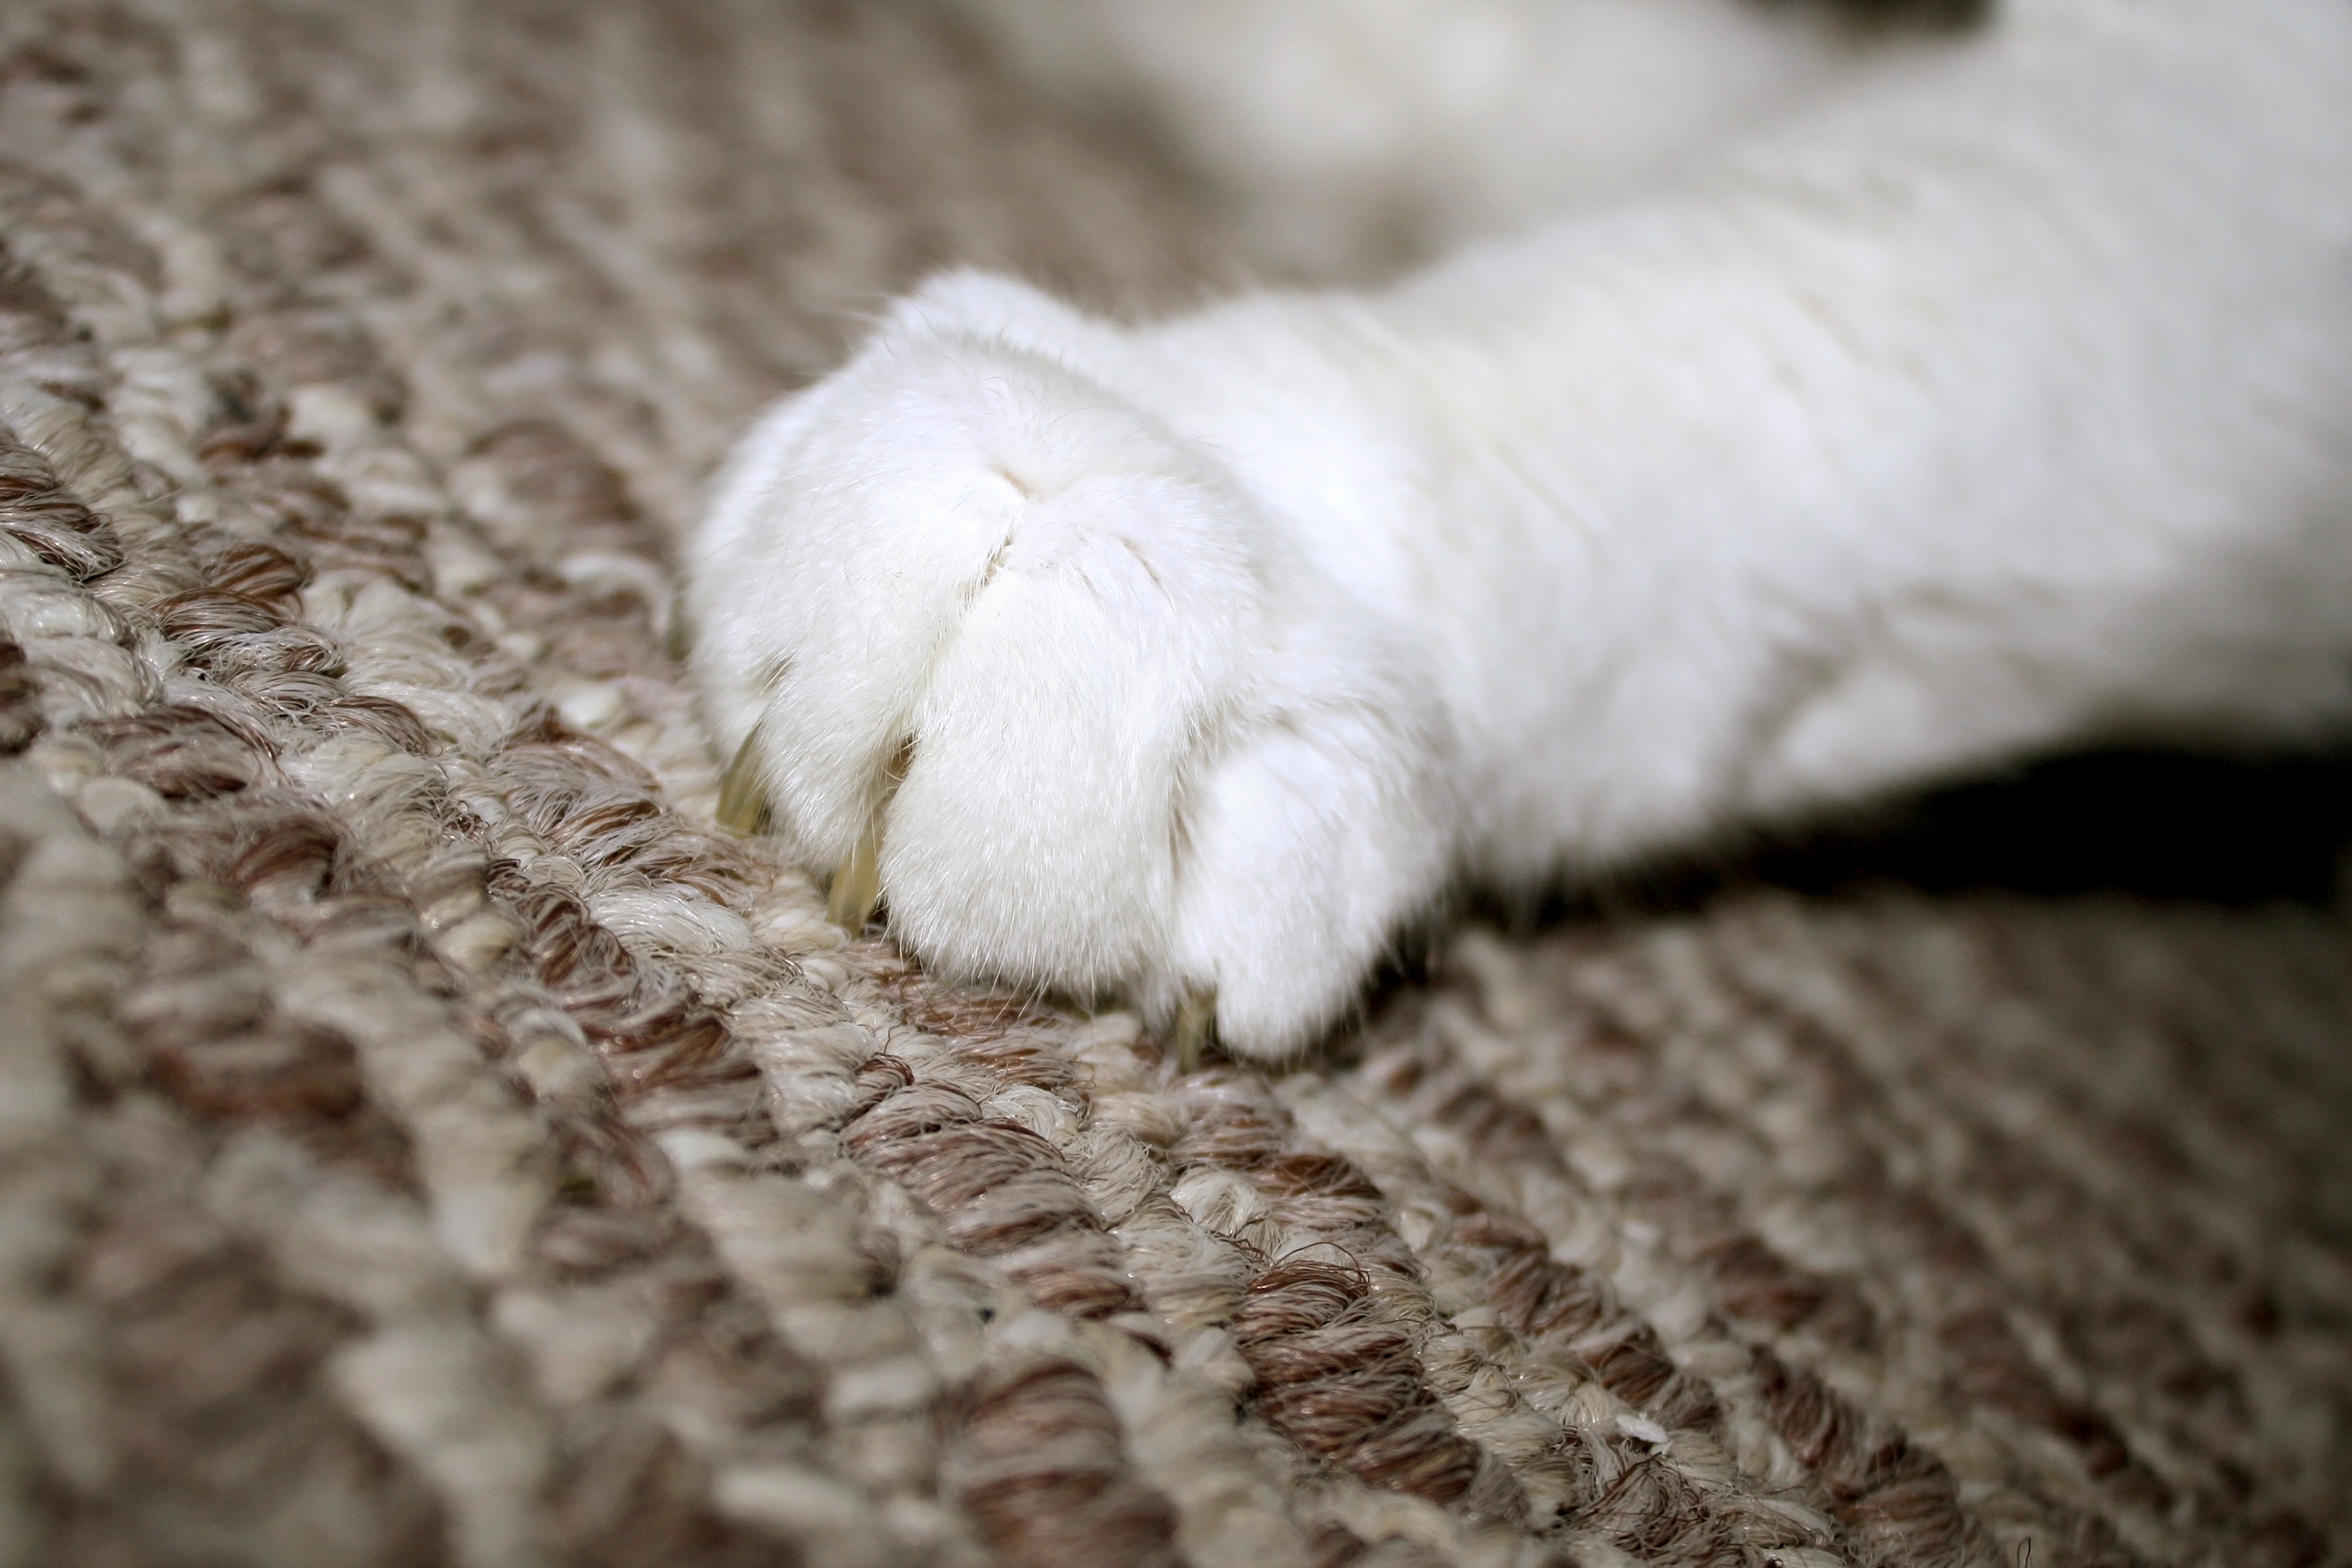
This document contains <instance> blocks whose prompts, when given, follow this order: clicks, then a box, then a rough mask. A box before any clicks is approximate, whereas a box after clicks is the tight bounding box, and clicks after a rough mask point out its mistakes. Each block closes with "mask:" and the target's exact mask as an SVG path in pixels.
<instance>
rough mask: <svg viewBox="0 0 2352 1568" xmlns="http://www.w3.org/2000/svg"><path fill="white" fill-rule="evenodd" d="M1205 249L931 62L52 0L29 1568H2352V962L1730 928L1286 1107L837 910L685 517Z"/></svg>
mask: <svg viewBox="0 0 2352 1568" xmlns="http://www.w3.org/2000/svg"><path fill="white" fill-rule="evenodd" d="M954 259H961V260H971V261H978V262H982V263H988V264H993V265H1000V266H1008V267H1013V268H1021V269H1023V270H1025V271H1027V272H1028V273H1030V274H1031V275H1032V276H1036V277H1040V278H1043V279H1046V280H1048V281H1052V282H1055V283H1056V284H1057V285H1059V286H1062V287H1065V288H1068V289H1075V290H1076V291H1077V292H1079V293H1080V294H1082V295H1083V296H1085V297H1087V298H1089V299H1092V300H1096V301H1097V302H1101V303H1107V304H1112V305H1129V306H1148V305H1150V304H1152V303H1154V302H1165V301H1168V300H1175V299H1179V298H1181V297H1182V296H1183V295H1184V293H1185V292H1186V291H1187V290H1191V289H1197V288H1200V287H1202V286H1203V279H1212V278H1214V277H1216V276H1218V275H1219V274H1218V271H1217V268H1218V266H1219V263H1217V261H1216V260H1215V241H1214V238H1213V235H1212V234H1211V233H1210V227H1209V226H1208V225H1207V224H1206V223H1205V222H1204V221H1203V220H1202V218H1201V217H1200V216H1198V215H1197V214H1196V213H1194V212H1192V210H1191V209H1190V207H1189V206H1188V205H1187V201H1186V198H1185V197H1184V196H1183V195H1182V194H1181V192H1180V191H1179V190H1178V189H1177V188H1176V187H1175V186H1174V185H1172V184H1171V183H1170V182H1169V181H1167V180H1166V179H1165V178H1164V177H1162V176H1161V175H1160V174H1158V173H1157V172H1155V170H1154V169H1153V168H1152V167H1151V166H1150V164H1149V163H1147V162H1145V161H1144V160H1143V159H1142V158H1141V157H1140V156H1139V154H1136V153H1132V152H1131V151H1129V150H1125V149H1122V148H1120V147H1118V145H1116V144H1115V143H1111V142H1105V141H1104V140H1102V139H1101V138H1100V137H1099V136H1097V135H1096V134H1094V133H1093V132H1082V131H1079V130H1075V129H1072V128H1070V127H1068V126H1066V125H1061V124H1058V123H1056V122H1055V121H1051V120H1049V119H1046V118H1044V117H1041V116H1040V115H1039V114H1037V113H1035V112H1033V111H1031V110H1027V109H1024V107H1023V106H1022V104H1021V103H1020V100H1018V99H1017V98H1016V97H1014V96H1013V94H1011V93H1010V92H1008V91H1007V90H1006V89H1004V88H1003V86H1002V85H1001V84H999V83H998V82H997V81H996V80H995V79H993V78H992V76H991V74H990V71H989V69H988V68H987V66H986V65H985V63H984V61H982V59H981V58H980V57H979V56H978V55H977V54H976V53H975V52H974V51H973V50H971V48H970V47H967V46H966V45H964V44H963V43H961V42H960V41H959V40H958V38H957V37H956V36H955V35H953V34H952V32H951V31H950V30H948V29H946V28H945V27H943V26H940V24H939V23H938V22H937V21H936V20H935V19H933V18H931V17H930V16H929V15H928V14H927V13H925V12H923V11H921V10H919V9H918V8H914V7H912V6H906V5H895V4H872V5H868V4H860V5H856V6H850V5H824V4H815V3H814V0H812V3H808V4H799V5H794V4H786V3H783V0H773V3H768V0H695V3H692V4H686V5H674V4H667V3H665V4H656V3H654V0H640V3H635V4H630V3H625V0H606V3H599V4H593V5H561V4H555V3H553V0H493V3H488V4H479V5H474V4H466V5H460V4H457V3H455V0H414V3H413V4H407V5H401V4H394V5H362V4H359V3H358V0H350V3H346V4H337V3H334V0H321V3H312V4H298V3H296V0H274V3H259V0H257V3H253V4H239V3H236V0H135V3H127V4H121V5H111V4H103V3H99V4H79V3H77V4H62V3H60V4H50V3H47V0H26V3H24V4H19V5H12V6H10V7H8V8H7V9H6V11H5V13H4V14H0V628H5V639H0V984H5V988H6V998H5V1023H0V1564H10V1565H15V1564H22V1565H26V1568H31V1565H43V1568H47V1565H76V1568H82V1565H87V1568H100V1565H104V1568H118V1565H121V1568H128V1565H144V1564H172V1565H179V1564H187V1565H191V1568H194V1565H198V1564H203V1565H212V1564H229V1563H236V1564H246V1563H253V1564H271V1565H281V1564H282V1565H286V1568H313V1565H331V1564H386V1565H391V1564H411V1563H416V1564H425V1563H462V1564H467V1565H471V1568H508V1565H529V1564H572V1563H577V1564H613V1565H615V1568H618V1565H623V1564H646V1565H652V1564H657V1563H658V1564H665V1565H678V1568H703V1565H718V1564H730V1565H731V1564H746V1565H749V1564H755V1563H805V1564H810V1565H813V1568H858V1565H876V1568H879V1565H883V1564H900V1563H908V1564H914V1563H939V1564H979V1563H1003V1564H1007V1565H1009V1568H1010V1565H1018V1568H1117V1565H1122V1564H1133V1565H1146V1564H1150V1565H1164V1568H1174V1565H1175V1564H1178V1563H1190V1564H1192V1565H1194V1568H1293V1565H1296V1568H1310V1565H1311V1568H1405V1565H1407V1564H1431V1563H1446V1564H1465V1565H1468V1564H1477V1565H1482V1568H1484V1565H1493V1568H1506V1565H1508V1568H1536V1565H1538V1564H1569V1563H1575V1564H1581V1565H1585V1568H1596V1565H1611V1564H1622V1563H1628V1562H1638V1563H1666V1564H1677V1565H1684V1564H1710V1565H1720V1568H1732V1565H1735V1564H1736V1565H1739V1568H1763V1565H1766V1564H1779V1565H1780V1568H1825V1565H1827V1564H1832V1563H1854V1564H1872V1565H1878V1564H1884V1565H1887V1568H1937V1565H1955V1568H1957V1565H1960V1564H1981V1565H1985V1568H1993V1565H2004V1568H2016V1565H2019V1564H2022V1563H2027V1562H2029V1561H2030V1562H2031V1563H2032V1564H2034V1565H2035V1568H2053V1565H2057V1564H2109V1563H2113V1564H2119V1565H2120V1564H2126V1563H2168V1564H2169V1563H2179V1564H2213V1565H2217V1568H2218V1565H2222V1564H2227V1565H2230V1568H2312V1565H2315V1564H2321V1563H2344V1562H2352V1137H2347V1136H2346V1135H2345V1131H2344V1129H2345V1128H2346V1127H2347V1125H2352V1121H2347V1113H2352V1048H2347V1034H2352V1028H2348V1027H2347V1026H2352V949H2347V932H2346V931H2345V930H2344V929H2343V927H2342V926H2341V925H2340V924H2338V923H2337V922H2336V921H2333V920H2331V919H2330V918H2329V917H2327V916H2326V915H2325V914H2323V913H2320V912H2317V911H2314V910H2303V909H2280V910H2259V911H2252V912H2246V911H2236V912H2229V911H2216V910H2200V909H2196V908H2192V907H2188V906H2179V907H2170V908H2159V907H2155V906H2145V905H2135V904H2132V903H2129V902H2126V901H2123V900H2066V901H2042V902H2035V901H2031V900H2000V899H1989V898H1979V899H1969V900H1958V899H1955V900H1941V901H1935V900H1924V899H1916V898H1904V897H1896V896H1891V895H1890V896H1882V897H1874V898H1866V899H1853V900H1815V901H1810V902H1805V901H1798V900H1791V899H1786V898H1780V897H1775V896H1769V895H1765V894H1760V893H1759V894H1750V895H1734V896H1727V897H1725V898H1722V899H1719V900H1717V901H1716V902H1715V903H1714V904H1713V905H1712V906H1710V907H1709V908H1708V909H1707V910H1705V911H1704V912H1701V913H1699V914H1696V915H1692V916H1685V917H1678V918H1673V919H1665V918H1659V919H1651V920H1624V921H1617V922H1614V923H1601V924H1588V925H1584V926H1580V927H1576V928H1571V929H1569V930H1565V931H1559V932H1557V933H1555V934H1552V935H1550V936H1548V937H1544V938H1542V939H1539V940H1533V941H1528V942H1505V941H1503V940H1501V939H1498V938H1495V937H1491V936H1487V935H1483V934H1479V933H1476V932H1471V933H1466V934H1463V935H1461V936H1459V937H1457V938H1456V939H1455V940H1454V944H1453V949H1452V956H1451V958H1450V959H1449V960H1448V962H1447V963H1446V965H1445V967H1444V972H1443V973H1442V976H1441V978H1440V979H1439V980H1438V981H1437V982H1436V983H1434V984H1432V985H1430V986H1428V987H1425V988H1423V989H1420V990H1417V991H1408V992H1406V993H1404V994H1401V995H1399V996H1397V997H1395V998H1394V999H1392V1000H1391V1002H1389V1003H1388V1004H1386V1005H1384V1006H1383V1008H1382V1009H1381V1011H1380V1012H1379V1014H1378V1015H1377V1016H1375V1017H1373V1018H1372V1019H1371V1020H1370V1023H1369V1024H1368V1025H1367V1026H1365V1027H1364V1029H1363V1030H1362V1031H1361V1033H1360V1037H1357V1038H1355V1039H1353V1040H1351V1041H1349V1042H1346V1043H1343V1044H1342V1045H1341V1046H1340V1047H1339V1048H1338V1050H1337V1051H1336V1053H1335V1054H1334V1055H1333V1057H1332V1058H1329V1059H1328V1060H1326V1061H1324V1062H1322V1063H1320V1064H1318V1065H1315V1066H1312V1067H1310V1068H1307V1070H1304V1071H1300V1072H1298V1073H1296V1074H1294V1075H1290V1076H1279V1075H1276V1076H1268V1075H1264V1074H1259V1073H1255V1072H1251V1071H1247V1070H1244V1069H1240V1068H1234V1067H1230V1066H1223V1067H1215V1068H1210V1069H1208V1070H1204V1071H1202V1072H1197V1073H1193V1074H1191V1075H1189V1076H1177V1075H1175V1074H1173V1073H1172V1072H1171V1069H1170V1068H1169V1066H1168V1065H1167V1064H1166V1062H1165V1061H1164V1060H1163V1058H1162V1056H1161V1053H1160V1049H1159V1047H1157V1045H1155V1044H1154V1042H1152V1041H1151V1040H1150V1039H1149V1038H1148V1037H1144V1036H1143V1035H1142V1034H1141V1033H1140V1032H1139V1030H1138V1028H1137V1026H1135V1024H1134V1021H1133V1020H1132V1019H1129V1018H1127V1017H1125V1016H1118V1015H1113V1016H1103V1017H1097V1018H1093V1019H1085V1018H1081V1017H1078V1016H1074V1015H1066V1014H1064V1013H1061V1012H1057V1011H1054V1010H1052V1009H1049V1008H1044V1007H1040V1006H1037V1005H1029V1004H1024V1003H1021V1002H1018V1001H1013V1000H1009V999H1006V998H1002V997H995V996H989V995H983V994H972V993H969V992H962V991H957V990H953V989H950V988H946V987H943V986H940V985H939V984H935V983H933V982H931V981H929V980H928V979H926V978H925V977H924V976H922V975H921V974H919V973H917V972H915V971H914V970H913V969H912V968H910V967H909V966H908V964H907V963H905V962H904V961H903V960H901V959H900V958H899V957H898V955H897V954H895V953H894V952H892V950H891V949H890V948H889V947H888V946H887V943H886V942H882V941H879V940H872V939H869V940H866V941H861V942H850V943H845V942H844V940H843V939H842V937H841V936H840V935H839V933H837V932H835V931H832V930H831V929H830V928H828V927H826V926H825V925H824V923H823V921H822V919H821V914H820V907H819V904H818V901H817V900H816V898H815V895H814V891H813V889H811V887H810V885H809V883H808V881H807V880H806V879H805V878H804V877H803V875H802V874H801V873H800V872H799V871H798V870H796V869H795V868H791V867H788V866H784V865H782V864H780V863H778V861H777V860H776V858H774V856H773V855H772V853H771V851H770V850H769V849H768V847H766V846H764V845H761V844H758V843H745V842H738V841H735V840H732V839H730V838H729V837H726V836H724V835H722V834H720V833H719V832H717V831H716V830H715V829H713V828H712V827H710V826H709V808H710V806H711V805H712V803H713V772H712V767H711V762H710V759H709V756H708V754H707V752H706V749H705V744H704V741H703V738H702V736H701V735H700V733H699V731H698V729H697V727H696V724H695V721H694V716H693V710H692V706H691V703H690V700H689V698H688V693H687V692H686V690H685V689H684V688H683V687H682V686H681V684H680V681H679V678H678V672H677V668H676V666H675V665H674V664H673V663H672V662H671V661H670V660H669V658H667V656H666V655H665V653H664V651H663V650H664V645H665V639H666V637H667V634H668V632H669V630H670V628H669V626H668V621H667V616H668V609H667V605H668V603H669V579H668V575H667V566H666V550H667V540H668V539H669V538H671V537H672V536H673V534H674V531H675V530H677V528H678V527H680V526H681V525H682V524H683V523H684V521H686V520H687V519H688V517H690V515H691V510H692V506H693V496H694V489H695V486H696V484H697V483H698V480H699V479H700V477H701V476H702V475H703V474H704V473H705V472H707V470H708V468H709V465H710V464H711V462H712V461H713V460H715V458H716V457H717V456H718V454H719V452H720V451H721V450H722V449H723V447H724V444H725V442H726V441H727V439H728V438H729V437H730V435H731V433H732V432H733V430H734V429H735V428H736V427H738V426H739V425H740V422H741V420H742V419H743V418H744V417H745V416H747V415H748V413H749V412H750V411H751V409H752V408H754V407H755V406H756V405H758V403H759V402H760V401H761V399H762V398H764V397H765V396H767V395H771V394H772V393H773V392H775V391H776V390H778V389H780V388H782V387H783V386H786V385H790V384H793V383H794V382H795V381H796V380H798V379H801V378H803V377H805V376H808V375H810V374H815V373H816V372H818V371H820V370H822V369H823V368H824V365H825V364H826V363H829V362H830V361H831V360H832V359H833V358H834V357H835V356H836V355H837V354H838V353H840V351H841V348H842V345H843V344H844V343H845V341H846V339H847V337H848V336H849V335H850V334H851V333H852V332H854V331H855V312H856V311H857V310H862V309H865V308H867V307H869V306H870V305H872V304H873V303H874V302H875V301H877V300H879V299H880V298H882V297H883V296H884V295H886V294H887V292H888V291H889V290H890V289H895V288H898V287H902V286H904V285H905V284H907V283H908V281H910V280H911V279H914V278H915V277H917V276H918V275H919V273H920V272H921V271H922V270H924V269H925V268H929V267H931V266H934V265H937V264H939V263H941V262H945V261H948V260H954Z"/></svg>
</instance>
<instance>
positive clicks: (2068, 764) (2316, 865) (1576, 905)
mask: <svg viewBox="0 0 2352 1568" xmlns="http://www.w3.org/2000/svg"><path fill="white" fill-rule="evenodd" d="M2347 846H2352V752H2337V753H2334V754H2326V755H2311V756H2291V757H2278V758H2270V759H2263V760H2241V759H2231V758H2221V757H2212V756H2199V755H2191V754H2188V753H2183V752H2154V751H2109V752H2086V753H2080V754H2074V755H2066V756H2059V757H2053V758H2049V759H2046V760H2043V761H2040V762H2036V763H2028V764H2024V765H2021V766H2019V767H2017V768H2015V769H2013V770H2011V771H2009V772H2006V773H2001V774H1999V775H1995V776H1990V777H1983V778H1979V779H1975V780H1971V781H1969V782H1966V783H1962V784H1953V785H1948V786H1946V787H1943V788H1939V789H1936V790H1933V791H1929V792H1927V793H1924V794H1920V795H1910V796H1906V797H1902V798H1899V799H1895V800H1892V801H1888V802H1885V803H1882V804H1881V805H1877V806H1874V807H1873V808H1870V809H1868V810H1866V811H1864V812H1861V813H1858V814H1855V815H1853V816H1847V817H1844V818H1841V819H1839V820H1836V821H1833V822H1825V823H1822V824H1821V825H1819V826H1815V827H1812V828H1811V829H1809V830H1807V831H1804V832H1802V833H1793V834H1785V835H1769V836H1764V837H1759V838H1757V839H1754V840H1751V841H1750V842H1748V844H1747V845H1745V846H1744V847H1738V848H1736V849H1733V850H1731V851H1728V852H1724V853H1719V854H1718V855H1717V856H1714V857H1711V858H1706V859H1705V860H1700V861H1685V862H1679V863H1675V864H1669V865H1658V866H1651V867H1646V868H1639V869H1637V870H1634V871H1633V872H1631V873H1629V874H1627V875H1624V876H1621V877H1619V878H1616V879H1612V881H1611V882H1610V884H1608V885H1607V886H1605V887H1603V888H1601V889H1594V890H1591V891H1589V892H1586V893H1583V894H1580V895H1578V896H1574V897H1569V898H1562V899H1559V900H1554V901H1553V902H1551V903H1550V904H1549V905H1548V906H1547V907H1545V908H1544V909H1542V910H1540V911H1538V918H1539V919H1553V918H1559V917H1562V916H1567V915H1572V914H1579V913H1590V912H1594V911H1596V910H1609V911H1623V912H1632V911H1634V910H1674V909H1688V908H1695V907H1696V906H1697V905H1699V904H1702V903H1705V902H1706V900H1708V899H1710V898H1712V897H1714V896H1715V895H1716V894H1717V893H1719V892H1722V891H1725V890H1727V889H1729V888H1731V887H1734V886H1739V885H1755V884H1759V883H1760V884H1763V885H1766V886H1769V887H1776V888H1785V889H1790V890H1791V891H1796V892H1803V893H1839V892H1849V891H1853V890H1854V889H1860V888H1864V887H1885V886H1890V885H1891V886H1897V887H1906V888H1911V889H1916V890H1918V891H1921V892H1927V893H1957V892H1968V891H1982V890H1993V889H1998V890H2003V891H2009V892H2016V893H2027V894H2035V895H2040V896H2043V897H2063V896H2068V895H2077V894H2084V893H2102V892H2105V893H2126V894H2134V895H2137V896H2139V897H2142V898H2148V899H2159V900H2195V901H2199V902H2205V903H2218V904H2239V905H2243V904H2255V903H2263V902H2268V901H2271V900H2279V899H2287V900H2298V901H2303V902H2308V903H2322V902H2326V900H2329V899H2331V898H2332V897H2334V896H2335V894H2336V887H2337V879H2338V877H2339V875H2340V872H2339V865H2340V863H2341V861H2342V858H2343V857H2344V855H2345V852H2346V849H2347Z"/></svg>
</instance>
